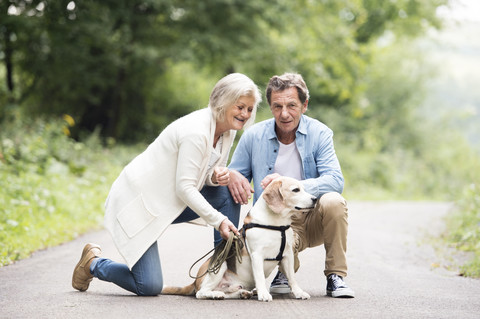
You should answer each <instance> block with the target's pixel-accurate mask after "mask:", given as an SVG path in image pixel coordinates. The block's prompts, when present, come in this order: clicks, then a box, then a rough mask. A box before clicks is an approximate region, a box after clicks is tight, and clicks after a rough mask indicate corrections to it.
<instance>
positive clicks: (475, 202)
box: [445, 183, 480, 278]
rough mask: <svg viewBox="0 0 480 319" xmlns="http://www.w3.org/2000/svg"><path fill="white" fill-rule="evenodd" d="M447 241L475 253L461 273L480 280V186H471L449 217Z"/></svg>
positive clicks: (466, 189)
mask: <svg viewBox="0 0 480 319" xmlns="http://www.w3.org/2000/svg"><path fill="white" fill-rule="evenodd" d="M447 223H448V230H447V233H446V234H445V240H446V242H447V243H449V244H450V245H453V246H454V247H455V248H456V249H459V250H461V251H468V252H472V253H473V258H472V259H471V260H470V261H468V262H467V263H466V264H464V265H461V273H462V275H464V276H468V277H477V278H480V186H479V184H478V183H477V184H471V185H469V187H466V188H465V190H464V193H463V196H462V198H461V199H460V200H458V201H457V208H456V211H455V213H453V214H451V215H450V216H448V219H447Z"/></svg>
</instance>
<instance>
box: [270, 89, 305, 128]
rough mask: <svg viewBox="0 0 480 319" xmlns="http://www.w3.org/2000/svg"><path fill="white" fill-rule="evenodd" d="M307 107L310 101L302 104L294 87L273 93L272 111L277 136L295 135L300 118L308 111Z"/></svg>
mask: <svg viewBox="0 0 480 319" xmlns="http://www.w3.org/2000/svg"><path fill="white" fill-rule="evenodd" d="M307 105H308V101H305V103H304V104H302V102H301V101H300V99H299V98H298V92H297V89H296V88H294V87H292V88H288V89H286V90H284V91H277V92H272V95H271V104H270V110H271V111H272V114H273V117H275V124H276V130H277V135H291V134H292V133H294V132H295V131H296V130H297V127H298V124H299V123H300V117H301V116H302V114H303V113H305V111H306V110H307Z"/></svg>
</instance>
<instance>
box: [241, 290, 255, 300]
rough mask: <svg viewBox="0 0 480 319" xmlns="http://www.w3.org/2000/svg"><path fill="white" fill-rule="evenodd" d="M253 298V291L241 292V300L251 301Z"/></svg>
mask: <svg viewBox="0 0 480 319" xmlns="http://www.w3.org/2000/svg"><path fill="white" fill-rule="evenodd" d="M252 296H253V293H252V292H251V291H248V290H245V289H242V290H240V299H250V298H252Z"/></svg>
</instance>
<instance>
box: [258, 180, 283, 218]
mask: <svg viewBox="0 0 480 319" xmlns="http://www.w3.org/2000/svg"><path fill="white" fill-rule="evenodd" d="M281 187H282V181H281V180H278V179H277V180H274V181H272V182H271V183H270V184H269V185H268V186H267V188H265V191H263V194H262V196H263V199H264V200H265V202H266V203H267V204H268V206H269V207H270V209H271V210H273V211H274V212H275V213H278V214H279V213H281V212H282V210H283V209H285V204H284V203H283V196H282V192H281Z"/></svg>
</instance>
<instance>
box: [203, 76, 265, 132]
mask: <svg viewBox="0 0 480 319" xmlns="http://www.w3.org/2000/svg"><path fill="white" fill-rule="evenodd" d="M243 96H248V97H253V98H254V99H255V103H254V105H253V111H252V116H251V117H250V119H249V120H248V121H247V123H246V124H245V127H248V126H250V125H252V124H253V123H254V122H255V115H256V113H257V106H258V104H259V103H260V102H261V101H262V95H261V93H260V91H259V89H258V87H257V85H256V84H255V83H254V82H253V81H252V80H251V79H250V78H249V77H248V76H246V75H244V74H241V73H231V74H229V75H227V76H225V77H223V78H221V79H220V80H219V81H218V82H217V84H215V87H214V88H213V90H212V93H211V94H210V100H209V103H208V106H209V107H210V109H211V110H212V113H213V115H214V117H215V120H217V121H223V120H224V119H225V111H226V110H227V109H228V108H229V107H230V106H232V105H233V104H235V102H237V101H238V99H239V98H241V97H243Z"/></svg>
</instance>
